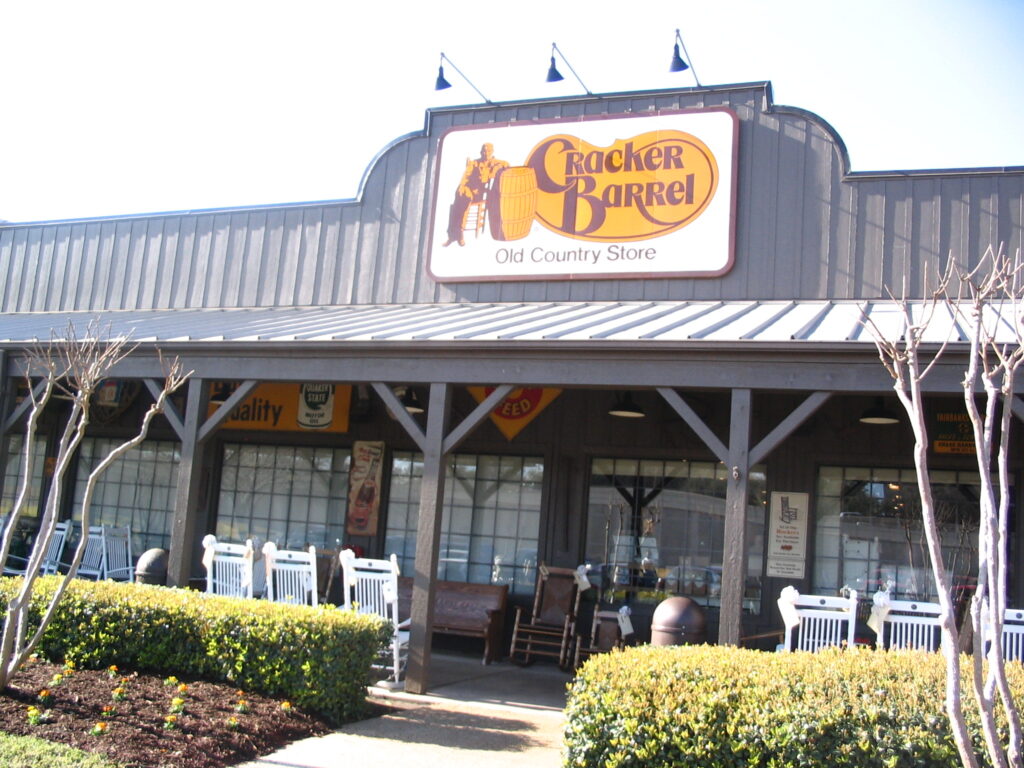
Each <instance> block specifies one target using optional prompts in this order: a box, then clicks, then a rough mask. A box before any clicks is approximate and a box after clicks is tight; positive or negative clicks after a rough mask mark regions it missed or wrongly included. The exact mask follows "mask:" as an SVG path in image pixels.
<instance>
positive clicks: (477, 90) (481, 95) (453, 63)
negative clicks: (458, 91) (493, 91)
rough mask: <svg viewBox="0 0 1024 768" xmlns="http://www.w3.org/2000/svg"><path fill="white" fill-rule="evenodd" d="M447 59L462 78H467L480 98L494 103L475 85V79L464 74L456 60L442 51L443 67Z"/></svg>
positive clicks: (485, 101)
mask: <svg viewBox="0 0 1024 768" xmlns="http://www.w3.org/2000/svg"><path fill="white" fill-rule="evenodd" d="M446 61H447V62H448V63H449V64H451V66H452V69H454V70H455V71H456V72H458V73H459V74H460V75H462V79H463V80H465V81H466V82H467V83H469V87H470V88H472V89H473V90H474V91H476V92H477V94H479V96H480V98H481V99H483V100H484V103H486V104H492V103H493V102H492V101H491V100H490V99H488V98H487V97H486V96H484V95H483V94H482V93H480V89H479V88H477V87H476V86H475V85H473V81H472V80H470V79H469V78H468V77H466V76H465V75H464V74H463V72H462V70H461V69H459V68H458V67H457V66H455V62H454V61H452V60H451V59H449V58H448V57H447V56H445V55H444V51H441V66H442V67H443V66H444V63H445V62H446Z"/></svg>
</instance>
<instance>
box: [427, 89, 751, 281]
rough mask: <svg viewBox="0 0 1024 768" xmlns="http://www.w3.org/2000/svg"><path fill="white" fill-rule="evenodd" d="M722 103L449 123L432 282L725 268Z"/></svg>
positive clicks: (730, 125)
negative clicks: (547, 118) (498, 122)
mask: <svg viewBox="0 0 1024 768" xmlns="http://www.w3.org/2000/svg"><path fill="white" fill-rule="evenodd" d="M737 135H738V120H737V118H736V115H735V113H733V112H732V111H731V110H728V109H725V108H721V109H707V110H696V111H686V112H658V113H649V114H644V115H633V116H625V117H612V118H589V119H587V118H584V119H577V120H563V121H556V122H529V123H510V124H501V125H488V126H485V127H480V126H467V127H460V128H453V129H451V130H449V131H448V132H447V133H445V134H444V135H443V136H442V138H441V142H440V148H439V152H438V157H437V166H436V173H435V190H434V209H433V216H432V220H431V223H432V231H431V234H430V237H429V241H428V264H429V269H430V273H431V275H432V276H433V277H434V278H435V279H436V280H439V281H442V282H446V281H452V282H454V281H468V280H474V281H479V280H551V279H588V280H589V279H595V278H640V277H714V276H718V275H722V274H725V273H726V272H728V271H729V269H731V267H732V263H733V248H734V237H733V230H734V217H735V191H736V184H735V176H736V151H737Z"/></svg>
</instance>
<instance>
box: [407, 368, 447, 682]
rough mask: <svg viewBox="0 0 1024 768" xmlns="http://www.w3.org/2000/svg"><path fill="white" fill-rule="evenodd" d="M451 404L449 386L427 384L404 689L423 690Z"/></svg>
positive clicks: (439, 533)
mask: <svg viewBox="0 0 1024 768" xmlns="http://www.w3.org/2000/svg"><path fill="white" fill-rule="evenodd" d="M450 405H451V387H449V386H448V385H447V384H439V383H433V384H431V385H430V398H429V405H428V407H427V430H426V434H425V438H426V439H425V440H424V445H423V480H422V481H421V483H420V513H419V526H418V528H417V530H416V564H415V566H414V568H415V573H414V574H413V583H412V607H411V622H410V627H409V629H410V634H409V662H408V666H407V668H406V672H405V690H406V691H408V692H409V693H426V692H427V677H428V674H429V671H430V651H431V646H432V642H433V632H432V631H431V629H432V627H433V626H434V591H435V579H434V574H436V573H437V559H438V549H439V548H440V543H441V513H442V510H443V509H444V474H445V461H444V457H445V450H444V433H445V429H446V426H447V422H448V410H449V407H450Z"/></svg>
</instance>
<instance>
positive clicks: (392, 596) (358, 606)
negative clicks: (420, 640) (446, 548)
mask: <svg viewBox="0 0 1024 768" xmlns="http://www.w3.org/2000/svg"><path fill="white" fill-rule="evenodd" d="M339 560H340V561H341V570H342V577H343V579H344V582H345V587H344V594H345V602H344V605H343V606H342V608H343V610H349V611H353V610H354V611H356V612H357V613H368V614H374V615H377V616H380V617H382V618H385V619H387V620H388V621H390V622H391V627H392V635H391V641H390V643H389V644H388V648H387V650H386V655H385V656H384V657H382V659H381V661H380V662H379V663H378V664H377V667H378V668H383V669H387V670H389V675H388V677H389V679H388V681H387V682H388V684H389V685H398V683H399V682H400V681H401V679H402V675H403V674H404V673H405V663H406V659H407V656H408V652H409V632H408V627H409V619H408V618H406V619H405V620H404V621H399V618H398V558H397V557H396V556H395V555H391V558H390V559H388V560H373V559H370V558H361V557H356V556H355V553H354V552H353V551H352V550H351V549H345V550H342V551H341V554H340V555H339Z"/></svg>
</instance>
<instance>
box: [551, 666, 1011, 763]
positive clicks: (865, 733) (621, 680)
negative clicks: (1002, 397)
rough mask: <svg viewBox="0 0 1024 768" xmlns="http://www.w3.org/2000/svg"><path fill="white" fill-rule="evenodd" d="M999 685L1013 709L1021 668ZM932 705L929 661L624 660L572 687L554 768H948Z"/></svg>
mask: <svg viewBox="0 0 1024 768" xmlns="http://www.w3.org/2000/svg"><path fill="white" fill-rule="evenodd" d="M967 669H968V670H969V666H968V667H967ZM1007 675H1008V677H1009V678H1010V685H1011V688H1012V690H1013V691H1014V696H1015V698H1017V697H1021V698H1020V700H1024V665H1020V664H1008V665H1007ZM967 685H968V686H969V685H970V681H969V680H968V681H967ZM968 698H969V699H970V703H969V704H968V705H967V706H966V708H967V709H968V722H969V726H970V728H971V733H972V738H974V739H975V742H976V746H977V747H978V748H979V749H981V748H982V741H981V731H980V726H979V725H978V722H977V717H976V712H975V711H974V709H973V693H972V692H971V691H970V688H969V687H967V688H965V690H964V700H965V702H966V701H967V699H968ZM944 699H945V668H944V664H943V659H942V657H941V655H940V654H937V653H924V652H919V651H891V652H885V651H874V650H870V649H859V648H858V649H854V650H837V649H833V650H829V651H822V652H820V653H815V654H810V653H764V652H761V651H752V650H745V649H738V648H727V647H720V646H676V647H667V648H666V647H663V648H653V647H649V646H648V647H640V648H631V649H627V650H626V651H622V652H613V653H610V654H604V655H601V656H595V657H593V658H592V659H591V660H590V661H588V662H587V664H586V665H585V666H584V667H583V668H582V670H581V671H580V673H579V674H578V676H577V677H576V679H575V681H574V682H573V684H572V686H571V688H570V691H569V700H568V706H567V709H566V716H567V718H566V727H565V748H566V752H565V765H566V766H569V767H576V766H580V767H582V766H586V767H587V768H597V766H602V767H603V768H627V767H633V766H635V767H636V768H640V767H641V766H642V767H643V768H652V767H655V766H666V767H667V766H700V767H701V768H726V767H727V766H728V767H730V768H731V767H732V766H737V767H738V766H744V768H747V767H751V768H753V767H763V768H794V767H796V766H809V767H810V766H829V768H836V767H838V766H844V767H845V766H852V767H855V768H910V767H911V766H914V767H915V768H919V767H923V766H927V767H928V768H944V767H945V766H949V768H954V766H957V767H958V766H959V765H960V762H959V758H958V756H957V751H956V746H955V745H954V743H953V739H952V736H951V734H950V731H949V726H948V723H947V720H946V715H945V712H944V710H943V701H944ZM999 714H1000V715H1001V714H1002V713H1001V711H1000V713H999Z"/></svg>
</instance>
